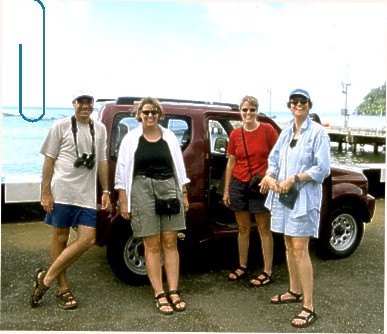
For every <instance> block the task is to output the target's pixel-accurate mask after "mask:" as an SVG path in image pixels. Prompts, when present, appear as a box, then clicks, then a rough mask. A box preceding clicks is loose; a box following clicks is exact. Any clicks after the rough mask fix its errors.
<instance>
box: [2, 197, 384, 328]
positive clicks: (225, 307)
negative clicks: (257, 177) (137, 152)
mask: <svg viewBox="0 0 387 334" xmlns="http://www.w3.org/2000/svg"><path fill="white" fill-rule="evenodd" d="M384 212H385V202H384V199H380V200H378V201H377V211H376V215H375V218H374V222H373V223H372V224H371V225H369V226H367V227H366V232H365V236H364V239H363V242H362V245H361V247H360V248H359V249H358V250H357V251H356V252H355V253H354V254H353V255H352V256H351V257H349V258H347V259H343V260H330V261H329V260H322V259H320V258H317V257H316V256H315V255H313V263H314V270H315V291H316V295H315V307H316V311H317V313H318V316H319V319H317V321H316V322H315V323H314V324H313V326H311V327H309V328H308V329H307V330H296V329H294V328H293V327H291V326H290V319H291V317H292V316H293V315H294V314H296V313H297V312H298V310H299V307H300V306H299V305H298V304H289V305H272V304H270V303H269V302H268V300H269V298H270V297H271V296H272V295H274V294H276V293H278V292H282V291H284V290H285V289H286V288H287V272H286V266H285V264H284V262H283V261H277V262H276V264H275V267H274V278H275V283H274V284H272V285H270V286H268V287H265V288H261V289H254V288H250V287H248V286H247V285H246V284H245V283H242V282H238V283H233V282H228V281H227V278H226V275H227V273H228V266H227V265H226V264H224V261H223V260H224V259H223V258H222V256H221V255H219V256H218V257H206V259H203V268H206V269H203V268H202V269H201V270H200V269H197V268H196V269H195V267H193V268H190V266H187V269H185V270H184V272H183V274H182V280H181V289H182V290H183V293H184V294H183V296H184V297H185V299H186V300H187V302H188V308H187V310H186V312H183V313H179V314H174V315H173V316H163V315H161V314H159V313H158V312H157V311H156V309H155V308H154V306H153V304H152V292H151V289H150V287H149V286H147V285H145V286H137V287H136V286H128V285H126V284H124V283H122V282H121V281H119V280H118V279H117V278H116V277H115V276H114V275H113V273H112V272H111V271H110V268H109V265H108V263H107V261H106V258H105V249H103V248H99V247H94V248H93V249H91V250H90V251H89V252H88V253H87V254H85V255H84V256H83V257H82V258H81V259H80V260H79V261H78V262H77V263H76V264H75V265H74V266H73V267H72V268H71V270H70V271H69V273H68V276H69V279H70V282H72V284H73V290H74V293H75V294H76V296H77V297H78V299H79V303H80V304H79V308H78V309H77V310H72V311H64V310H61V309H59V308H58V307H57V305H56V303H55V298H54V294H55V292H54V291H55V289H51V290H49V291H48V292H47V294H46V295H45V297H44V299H43V303H42V305H41V306H40V307H38V308H36V309H31V307H30V306H29V303H28V299H29V296H30V293H31V289H32V280H31V279H32V275H33V272H34V270H35V268H36V267H39V266H43V267H44V266H47V264H48V263H49V259H48V246H49V240H50V230H49V228H48V227H47V226H45V225H44V224H43V223H36V222H31V223H19V224H16V223H12V224H3V225H2V226H1V227H2V234H1V235H2V244H1V323H0V330H2V331H9V330H18V331H21V330H28V331H30V330H50V331H134V332H139V331H142V332H153V331H159V332H316V333H317V332H319V333H383V332H384V327H383V326H384V323H383V316H384V313H383V312H384V298H383V296H384V221H385V218H384ZM231 247H233V246H231ZM218 251H219V253H220V254H222V249H218ZM216 258H217V260H216ZM219 259H220V260H219ZM214 262H216V265H215V263H214Z"/></svg>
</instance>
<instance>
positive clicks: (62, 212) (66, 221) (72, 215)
mask: <svg viewBox="0 0 387 334" xmlns="http://www.w3.org/2000/svg"><path fill="white" fill-rule="evenodd" d="M44 221H45V222H46V223H47V224H49V225H52V226H54V227H58V228H65V227H73V228H76V227H77V226H78V225H83V226H89V227H94V228H95V227H96V226H97V210H95V209H89V208H81V207H80V206H75V205H69V204H59V203H55V204H54V210H52V212H51V213H48V214H47V215H46V218H45V219H44Z"/></svg>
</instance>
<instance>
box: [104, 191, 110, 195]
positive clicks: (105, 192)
mask: <svg viewBox="0 0 387 334" xmlns="http://www.w3.org/2000/svg"><path fill="white" fill-rule="evenodd" d="M102 193H103V194H108V195H110V191H109V190H102Z"/></svg>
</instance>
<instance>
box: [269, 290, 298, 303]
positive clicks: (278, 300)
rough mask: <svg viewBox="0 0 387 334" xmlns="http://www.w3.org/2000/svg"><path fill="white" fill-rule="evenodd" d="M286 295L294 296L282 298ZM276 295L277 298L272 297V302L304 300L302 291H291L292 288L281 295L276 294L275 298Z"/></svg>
mask: <svg viewBox="0 0 387 334" xmlns="http://www.w3.org/2000/svg"><path fill="white" fill-rule="evenodd" d="M286 295H291V296H293V297H294V298H289V299H282V297H283V296H286ZM275 297H276V298H277V299H276V300H275V299H274V300H273V299H270V302H271V303H272V304H287V303H300V302H301V301H302V293H296V292H293V291H291V290H290V289H289V290H288V291H287V292H285V293H281V294H280V295H276V296H274V297H273V298H275Z"/></svg>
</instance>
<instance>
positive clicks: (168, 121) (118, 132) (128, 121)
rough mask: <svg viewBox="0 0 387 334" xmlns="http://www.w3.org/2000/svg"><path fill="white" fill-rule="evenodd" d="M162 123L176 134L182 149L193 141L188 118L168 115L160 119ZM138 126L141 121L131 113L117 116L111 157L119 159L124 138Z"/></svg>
mask: <svg viewBox="0 0 387 334" xmlns="http://www.w3.org/2000/svg"><path fill="white" fill-rule="evenodd" d="M160 124H161V125H162V126H163V127H165V128H168V129H170V130H171V131H172V132H173V133H174V134H175V135H176V137H177V139H178V141H179V143H180V147H181V149H182V150H184V149H185V148H186V147H187V146H188V144H189V143H190V141H191V127H190V123H189V120H188V119H185V118H177V117H166V118H165V119H163V120H161V121H160ZM138 126H141V123H140V122H139V121H137V120H136V119H135V118H134V117H133V116H130V115H129V114H118V115H117V116H116V117H115V119H114V121H113V127H112V134H111V142H110V159H112V160H113V161H117V158H118V151H119V149H120V145H121V142H122V139H123V138H124V136H125V135H126V134H127V133H128V132H129V131H131V130H133V129H135V128H137V127H138Z"/></svg>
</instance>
